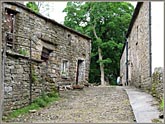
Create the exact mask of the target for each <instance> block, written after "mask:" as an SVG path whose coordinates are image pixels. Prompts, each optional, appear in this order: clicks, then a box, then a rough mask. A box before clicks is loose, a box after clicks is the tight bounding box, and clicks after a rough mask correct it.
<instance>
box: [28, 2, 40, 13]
mask: <svg viewBox="0 0 165 124" xmlns="http://www.w3.org/2000/svg"><path fill="white" fill-rule="evenodd" d="M26 7H28V8H30V9H31V10H33V11H34V12H36V13H39V8H38V6H37V4H36V3H35V2H28V3H27V4H26Z"/></svg>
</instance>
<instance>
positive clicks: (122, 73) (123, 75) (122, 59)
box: [120, 47, 126, 86]
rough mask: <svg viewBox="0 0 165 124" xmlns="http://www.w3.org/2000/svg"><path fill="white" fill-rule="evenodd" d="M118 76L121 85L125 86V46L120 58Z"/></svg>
mask: <svg viewBox="0 0 165 124" xmlns="http://www.w3.org/2000/svg"><path fill="white" fill-rule="evenodd" d="M120 77H121V82H120V83H122V84H123V86H125V83H126V47H124V50H123V54H122V56H121V58H120Z"/></svg>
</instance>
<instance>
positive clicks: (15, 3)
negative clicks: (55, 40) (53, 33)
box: [3, 2, 91, 40]
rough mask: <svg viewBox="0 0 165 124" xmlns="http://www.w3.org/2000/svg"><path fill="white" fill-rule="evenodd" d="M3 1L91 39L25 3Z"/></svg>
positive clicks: (87, 37)
mask: <svg viewBox="0 0 165 124" xmlns="http://www.w3.org/2000/svg"><path fill="white" fill-rule="evenodd" d="M3 3H7V4H11V5H15V6H17V7H21V8H22V9H24V10H27V11H28V12H30V13H32V14H35V15H36V16H38V17H40V18H43V19H44V20H46V21H49V22H52V23H54V24H56V25H58V26H60V27H62V28H65V29H67V30H69V31H71V32H73V33H76V34H78V35H80V36H82V37H84V38H86V39H89V40H90V39H91V38H90V37H89V36H87V35H84V34H81V33H79V32H78V31H75V30H73V29H71V28H69V27H66V26H64V25H62V24H60V23H58V22H56V21H55V20H53V19H50V18H47V17H45V16H43V15H41V14H40V13H36V12H34V11H33V10H31V9H29V8H28V7H26V6H25V5H23V4H21V3H19V2H3Z"/></svg>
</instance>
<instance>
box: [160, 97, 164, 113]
mask: <svg viewBox="0 0 165 124" xmlns="http://www.w3.org/2000/svg"><path fill="white" fill-rule="evenodd" d="M160 109H161V110H163V109H164V99H162V100H161V103H160Z"/></svg>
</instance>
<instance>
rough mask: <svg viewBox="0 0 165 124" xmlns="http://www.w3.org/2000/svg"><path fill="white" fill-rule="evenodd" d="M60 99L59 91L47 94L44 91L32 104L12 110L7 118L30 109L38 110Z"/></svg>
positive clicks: (14, 116)
mask: <svg viewBox="0 0 165 124" xmlns="http://www.w3.org/2000/svg"><path fill="white" fill-rule="evenodd" d="M57 100H59V95H58V93H57V92H55V91H54V92H51V93H48V94H45V93H44V92H43V93H42V95H41V96H40V97H38V98H36V99H35V100H34V101H33V103H32V104H31V105H28V106H26V107H23V108H20V109H17V110H14V111H13V112H11V113H10V114H9V115H8V116H7V117H6V120H8V119H11V118H16V117H18V116H19V115H23V114H26V113H28V112H29V110H34V109H35V110H38V109H40V108H42V107H46V106H48V105H49V104H50V103H51V102H53V101H57Z"/></svg>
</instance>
